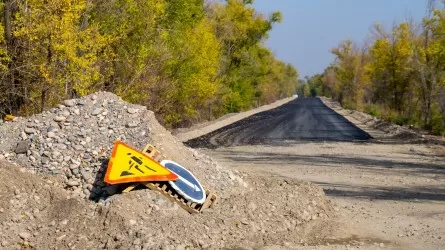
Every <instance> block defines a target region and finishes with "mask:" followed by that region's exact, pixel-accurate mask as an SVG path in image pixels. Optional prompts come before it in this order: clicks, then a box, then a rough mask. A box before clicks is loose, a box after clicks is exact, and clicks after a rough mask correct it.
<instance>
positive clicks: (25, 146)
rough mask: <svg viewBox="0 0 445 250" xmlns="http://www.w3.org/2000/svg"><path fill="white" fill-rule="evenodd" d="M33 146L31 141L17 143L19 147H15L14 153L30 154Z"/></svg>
mask: <svg viewBox="0 0 445 250" xmlns="http://www.w3.org/2000/svg"><path fill="white" fill-rule="evenodd" d="M30 146H31V143H30V142H29V141H21V142H19V143H17V146H16V147H15V150H14V152H15V153H16V154H25V153H26V152H28V150H29V148H30Z"/></svg>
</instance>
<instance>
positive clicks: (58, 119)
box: [54, 116, 66, 122]
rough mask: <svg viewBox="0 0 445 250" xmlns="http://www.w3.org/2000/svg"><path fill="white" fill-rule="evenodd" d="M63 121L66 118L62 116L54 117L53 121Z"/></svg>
mask: <svg viewBox="0 0 445 250" xmlns="http://www.w3.org/2000/svg"><path fill="white" fill-rule="evenodd" d="M65 120H66V117H64V116H56V117H54V121H56V122H63V121H65Z"/></svg>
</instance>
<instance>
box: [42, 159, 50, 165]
mask: <svg viewBox="0 0 445 250" xmlns="http://www.w3.org/2000/svg"><path fill="white" fill-rule="evenodd" d="M41 162H42V164H43V165H46V164H48V163H49V158H48V157H42V159H41Z"/></svg>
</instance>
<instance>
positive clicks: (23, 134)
mask: <svg viewBox="0 0 445 250" xmlns="http://www.w3.org/2000/svg"><path fill="white" fill-rule="evenodd" d="M20 137H21V138H22V140H26V139H28V136H27V135H26V133H25V132H23V131H22V132H21V133H20Z"/></svg>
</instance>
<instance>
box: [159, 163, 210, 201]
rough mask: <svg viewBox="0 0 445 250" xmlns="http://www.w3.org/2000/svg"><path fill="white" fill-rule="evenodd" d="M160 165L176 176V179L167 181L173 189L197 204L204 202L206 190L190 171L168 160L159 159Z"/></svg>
mask: <svg viewBox="0 0 445 250" xmlns="http://www.w3.org/2000/svg"><path fill="white" fill-rule="evenodd" d="M161 165H162V166H165V167H166V168H168V169H169V170H170V171H172V172H173V173H175V174H176V175H177V176H178V179H177V180H175V181H169V182H168V183H169V184H170V185H171V187H172V188H173V189H175V190H176V191H177V192H178V193H179V194H180V195H182V196H183V197H184V198H185V199H187V200H189V201H193V202H196V203H198V204H202V203H204V201H205V200H206V192H205V190H204V188H203V187H202V186H201V183H199V181H198V179H196V177H195V176H194V175H193V174H192V173H191V172H190V171H188V170H187V169H185V168H184V167H183V166H181V165H179V164H178V163H176V162H174V161H170V160H163V161H161Z"/></svg>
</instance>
